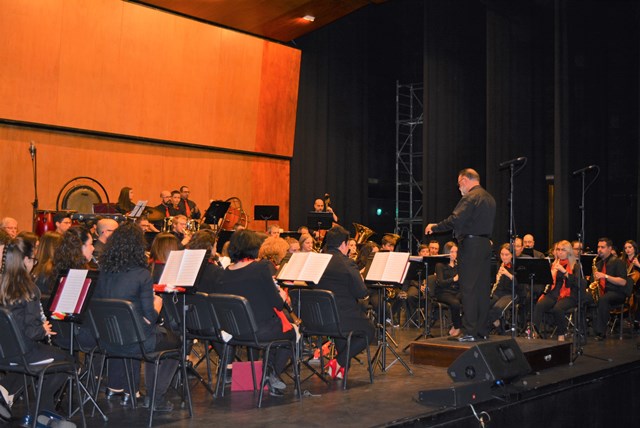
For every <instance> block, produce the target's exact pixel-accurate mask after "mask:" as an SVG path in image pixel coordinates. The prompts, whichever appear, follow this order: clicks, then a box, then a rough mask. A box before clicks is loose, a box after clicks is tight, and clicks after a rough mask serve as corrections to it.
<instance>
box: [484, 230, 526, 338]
mask: <svg viewBox="0 0 640 428" xmlns="http://www.w3.org/2000/svg"><path fill="white" fill-rule="evenodd" d="M510 247H511V245H510V244H509V243H506V244H502V246H501V247H500V260H501V262H502V263H501V264H500V268H498V272H497V273H496V281H495V283H494V285H493V289H492V290H491V302H490V306H489V322H490V323H491V324H492V325H493V327H495V328H497V329H498V332H499V333H500V334H503V333H504V329H503V326H502V323H501V322H500V319H501V317H502V312H504V310H505V308H506V307H507V306H508V305H509V303H511V298H512V290H511V287H512V284H513V282H512V281H513V275H514V273H513V265H512V262H513V257H512V255H511V248H510ZM515 285H516V293H515V294H516V295H515V299H516V300H517V299H518V296H522V290H520V287H519V286H518V281H516V282H515Z"/></svg>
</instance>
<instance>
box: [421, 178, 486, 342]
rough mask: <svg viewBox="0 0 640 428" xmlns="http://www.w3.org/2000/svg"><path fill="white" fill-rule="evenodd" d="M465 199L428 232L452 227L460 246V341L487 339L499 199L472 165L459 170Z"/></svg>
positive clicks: (460, 184)
mask: <svg viewBox="0 0 640 428" xmlns="http://www.w3.org/2000/svg"><path fill="white" fill-rule="evenodd" d="M458 187H459V188H460V193H461V194H462V198H461V199H460V201H459V202H458V205H456V207H455V209H454V210H453V213H451V215H450V216H449V217H447V218H446V219H444V220H442V221H441V222H440V223H437V224H436V223H431V224H428V225H427V227H426V228H425V233H426V234H427V235H429V234H431V233H433V232H446V231H448V230H453V234H454V237H455V238H456V239H457V241H458V245H459V248H460V254H459V267H458V273H459V274H460V290H461V291H462V302H463V303H464V315H463V318H462V324H463V328H464V335H463V336H461V337H460V339H459V340H460V341H461V342H473V341H475V340H477V339H479V338H486V336H487V333H488V322H487V317H488V315H489V294H490V293H489V287H490V284H491V241H490V240H489V237H490V235H491V234H492V233H493V222H494V219H495V214H496V201H495V200H494V199H493V196H491V195H490V194H489V192H487V191H486V190H485V189H483V188H482V186H480V175H479V174H478V173H477V172H476V171H475V170H473V169H471V168H466V169H463V170H462V171H460V172H459V173H458Z"/></svg>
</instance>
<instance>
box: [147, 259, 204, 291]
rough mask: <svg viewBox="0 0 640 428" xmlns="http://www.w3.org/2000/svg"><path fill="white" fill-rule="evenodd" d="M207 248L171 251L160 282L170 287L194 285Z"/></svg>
mask: <svg viewBox="0 0 640 428" xmlns="http://www.w3.org/2000/svg"><path fill="white" fill-rule="evenodd" d="M206 252H207V251H206V250H181V251H171V253H169V258H168V259H167V263H166V264H165V266H164V270H163V271H162V276H161V277H160V280H159V281H158V283H159V284H166V285H167V286H168V287H175V286H178V285H179V286H181V287H193V284H194V283H195V282H196V279H197V278H198V274H199V273H200V268H201V267H202V261H203V260H204V256H205V254H206Z"/></svg>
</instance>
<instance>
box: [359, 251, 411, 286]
mask: <svg viewBox="0 0 640 428" xmlns="http://www.w3.org/2000/svg"><path fill="white" fill-rule="evenodd" d="M410 255H411V254H410V253H395V252H379V253H375V255H374V257H373V260H371V263H370V264H367V267H366V268H365V272H364V279H365V281H374V282H392V283H396V284H402V283H403V282H404V279H405V277H406V275H407V270H408V269H407V267H408V266H409V256H410Z"/></svg>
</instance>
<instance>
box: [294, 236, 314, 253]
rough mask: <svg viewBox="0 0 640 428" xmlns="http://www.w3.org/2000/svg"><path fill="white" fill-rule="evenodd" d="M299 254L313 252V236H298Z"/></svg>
mask: <svg viewBox="0 0 640 428" xmlns="http://www.w3.org/2000/svg"><path fill="white" fill-rule="evenodd" d="M298 242H300V252H301V253H310V252H311V251H313V248H314V247H315V245H316V241H315V240H314V239H313V236H311V235H310V234H308V233H303V234H302V235H300V239H299V241H298Z"/></svg>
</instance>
